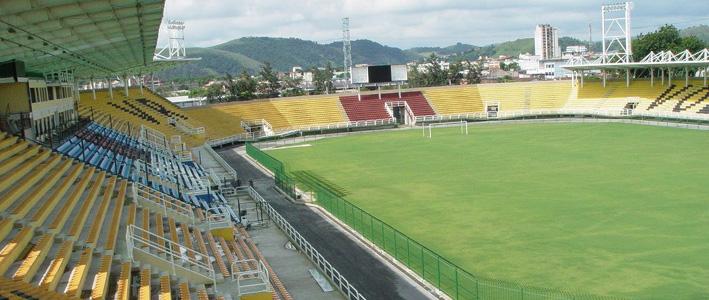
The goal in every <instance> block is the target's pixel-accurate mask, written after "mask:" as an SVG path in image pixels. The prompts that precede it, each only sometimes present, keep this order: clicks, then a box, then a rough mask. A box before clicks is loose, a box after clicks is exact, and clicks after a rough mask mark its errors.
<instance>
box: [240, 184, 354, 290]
mask: <svg viewBox="0 0 709 300" xmlns="http://www.w3.org/2000/svg"><path fill="white" fill-rule="evenodd" d="M241 189H246V190H248V192H249V195H250V196H251V198H253V199H254V200H255V201H256V202H258V203H261V204H262V205H263V207H264V208H265V210H266V213H267V214H268V215H269V216H270V217H271V219H272V220H273V222H274V223H275V224H276V225H277V226H278V228H280V229H281V231H283V232H284V233H285V234H286V235H288V238H289V239H290V240H291V241H292V242H293V244H294V245H295V246H296V247H298V248H299V249H300V250H301V251H302V252H303V253H304V254H305V255H307V257H308V258H309V259H310V261H311V262H312V263H313V264H314V265H315V266H317V267H318V269H320V271H322V272H323V273H324V274H325V275H327V276H328V277H329V278H330V282H331V283H334V284H335V286H337V289H338V290H340V292H341V293H342V294H343V295H344V296H345V298H347V299H350V300H364V299H366V298H364V296H362V294H360V293H359V291H357V289H356V288H355V287H354V286H352V284H350V283H349V281H347V278H345V277H344V276H342V274H340V272H339V271H337V269H335V268H334V267H333V266H332V265H331V264H330V262H328V261H327V259H325V257H323V256H322V254H320V252H318V250H316V249H315V247H313V246H312V245H311V244H310V242H308V241H307V240H306V239H305V238H304V237H303V236H302V235H301V234H300V233H299V232H298V231H297V230H295V228H293V226H292V225H291V224H290V223H288V221H286V219H285V218H283V216H281V214H279V213H278V211H276V209H274V208H273V206H271V204H269V203H268V201H266V200H265V199H263V197H261V195H259V193H258V192H256V190H254V189H253V188H252V187H250V186H248V187H242V188H240V190H241Z"/></svg>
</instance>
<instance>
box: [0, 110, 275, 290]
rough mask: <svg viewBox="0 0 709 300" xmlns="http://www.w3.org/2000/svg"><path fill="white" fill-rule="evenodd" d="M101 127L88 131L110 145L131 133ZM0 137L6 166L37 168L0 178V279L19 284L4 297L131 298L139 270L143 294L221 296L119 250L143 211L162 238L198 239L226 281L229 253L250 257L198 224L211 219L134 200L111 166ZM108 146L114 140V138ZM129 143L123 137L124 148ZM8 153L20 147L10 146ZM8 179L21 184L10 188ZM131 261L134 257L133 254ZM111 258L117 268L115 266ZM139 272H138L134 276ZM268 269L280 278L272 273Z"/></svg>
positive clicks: (185, 242) (146, 227)
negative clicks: (179, 214)
mask: <svg viewBox="0 0 709 300" xmlns="http://www.w3.org/2000/svg"><path fill="white" fill-rule="evenodd" d="M89 127H90V128H89ZM105 129H106V128H101V127H100V126H98V125H96V124H91V125H89V126H87V127H86V128H84V129H83V130H85V131H86V132H88V131H93V132H95V130H98V131H100V132H104V133H106V135H105V136H109V137H110V138H111V139H114V140H113V142H115V141H117V140H122V141H123V140H124V138H125V137H121V135H119V134H115V132H110V131H105ZM107 132H108V133H107ZM0 136H1V137H2V139H1V140H0V145H1V146H0V147H2V148H0V151H2V153H3V154H4V156H2V160H0V162H1V163H3V165H5V164H4V163H6V162H9V161H12V162H14V163H13V166H14V168H15V169H17V170H19V169H22V168H23V166H29V165H33V166H37V168H34V169H32V170H31V171H28V172H19V173H17V174H16V173H14V172H5V173H2V174H3V175H2V176H0V186H2V189H0V199H2V200H1V202H0V206H2V207H3V210H4V211H6V212H5V213H3V214H2V216H1V218H2V219H1V221H0V224H1V225H0V226H2V232H0V233H2V236H1V237H0V238H1V239H2V241H3V242H2V244H0V272H1V273H3V274H4V276H3V277H2V282H1V283H2V285H3V286H5V287H12V288H16V290H15V291H14V292H12V291H8V290H6V289H3V290H2V293H5V294H7V293H15V294H13V295H16V294H17V293H20V294H21V295H29V296H32V297H40V299H44V298H42V297H49V296H51V297H54V298H56V299H63V297H67V298H74V297H82V298H83V297H88V298H91V299H105V298H108V297H110V296H114V297H115V298H116V299H127V298H128V297H129V295H130V290H131V287H130V286H131V284H132V282H133V279H132V278H134V277H133V276H136V275H134V274H139V278H140V280H139V281H138V282H139V286H138V287H137V288H138V290H139V293H138V296H139V298H141V299H144V298H147V299H152V298H161V299H168V298H169V297H171V295H178V294H179V295H182V296H188V295H189V297H193V298H197V297H204V296H206V297H208V298H218V297H221V296H223V295H221V294H215V291H214V289H213V288H208V286H212V285H211V284H209V283H207V284H205V283H199V282H195V283H194V284H192V283H190V282H189V280H187V281H185V280H184V279H180V281H179V282H176V281H175V280H177V277H174V278H173V277H172V276H169V275H167V274H166V273H164V274H162V275H159V276H157V275H156V274H160V273H161V272H169V269H164V268H160V264H154V265H150V266H148V265H144V266H143V267H141V265H142V264H140V263H138V264H136V263H135V262H134V263H131V262H130V261H127V260H126V258H127V257H130V256H132V255H131V254H130V253H122V254H121V255H116V253H115V251H116V243H117V241H119V237H121V236H125V235H126V230H127V227H128V226H129V225H132V224H135V223H136V221H135V220H136V216H137V215H143V216H146V218H144V221H143V222H139V223H138V224H135V225H137V226H141V227H140V228H141V229H142V230H143V231H144V232H145V233H146V235H147V236H149V237H153V236H157V237H159V236H164V237H165V239H160V240H156V242H158V241H159V243H169V242H172V243H174V244H176V245H181V247H185V248H186V249H192V247H193V245H194V243H195V240H196V243H197V244H200V243H201V244H202V246H201V247H200V248H201V249H199V250H200V253H201V254H200V255H193V257H194V258H195V259H197V258H199V259H200V260H201V261H203V262H204V263H207V264H210V265H213V267H214V269H218V270H220V273H221V274H220V276H219V278H222V279H220V280H223V279H224V278H228V277H229V276H230V275H231V274H230V272H231V271H230V270H229V268H228V265H227V263H228V264H231V263H233V262H235V261H236V260H235V258H234V256H233V254H232V253H235V252H237V251H238V252H248V253H253V252H252V251H253V249H254V248H244V247H245V246H244V245H243V244H238V243H236V244H234V243H231V244H230V243H229V242H227V240H226V239H225V238H224V237H222V236H219V237H216V239H215V237H214V236H213V235H212V233H211V232H210V230H209V229H207V227H204V226H201V225H200V224H202V223H204V222H208V220H206V219H193V220H191V221H189V222H185V221H184V219H179V218H173V217H172V216H170V215H163V213H164V212H166V211H167V212H169V211H170V210H166V208H163V209H157V210H154V209H156V208H157V207H159V206H155V205H153V206H150V205H145V204H146V202H145V201H144V202H140V201H138V200H139V199H137V198H135V195H134V194H133V193H130V192H129V191H130V190H131V189H130V186H131V185H133V184H134V183H130V179H129V178H122V177H117V176H116V175H112V174H111V173H110V172H109V171H108V170H103V169H101V168H97V166H93V165H91V164H90V163H84V162H81V161H80V160H76V159H74V158H73V157H71V156H68V155H67V156H64V155H61V154H59V153H53V152H52V151H51V150H50V149H46V148H44V147H42V146H36V145H32V144H30V143H28V142H27V141H25V140H23V139H18V138H16V137H12V136H9V135H7V134H5V133H2V134H0ZM86 136H89V135H85V137H86ZM104 142H105V141H104ZM104 144H105V145H112V144H111V143H110V142H109V143H104ZM127 145H128V144H125V143H124V144H120V146H118V147H127ZM9 149H19V150H18V151H14V150H13V151H6V150H9ZM20 150H22V151H20ZM29 150H32V151H29ZM87 157H88V155H87ZM12 182H21V183H22V184H19V185H11V184H10V183H12ZM35 184H38V185H37V186H36V187H37V188H36V189H29V188H28V187H29V186H30V185H35ZM150 192H151V193H153V194H154V195H160V196H162V199H167V200H168V201H172V202H173V204H175V205H180V207H182V208H185V209H191V210H193V211H194V213H193V215H195V216H204V215H205V214H204V213H203V212H202V211H201V209H200V208H196V207H193V206H190V205H188V206H185V205H184V204H181V203H182V202H179V201H178V200H176V199H173V198H169V196H166V195H164V194H162V193H160V192H159V191H155V190H150ZM126 204H127V205H126ZM197 212H199V213H197ZM89 215H92V216H94V217H92V218H91V220H94V221H93V222H89ZM26 216H33V217H31V218H26ZM149 219H154V220H155V221H154V222H151V221H148V220H149ZM232 226H233V225H232ZM235 232H236V233H237V234H236V235H235V237H234V238H238V239H244V238H247V237H248V234H247V233H246V232H245V231H235ZM202 236H205V237H206V239H207V241H208V242H209V247H206V246H204V240H203V239H202ZM168 241H169V242H168ZM215 241H218V243H217V242H215ZM235 246H238V248H235ZM165 249H167V248H165ZM166 251H167V250H166ZM136 255H137V254H136ZM133 257H134V259H136V256H133ZM257 257H258V255H257ZM261 259H262V257H261ZM114 263H115V264H117V265H118V266H120V267H118V268H112V265H113V264H114ZM136 268H137V270H138V273H135V272H133V271H134V270H136ZM160 270H162V271H160ZM271 275H272V276H275V273H271ZM274 282H275V281H274ZM279 284H280V282H279ZM148 287H151V288H148ZM266 293H267V294H268V295H269V296H268V298H269V299H270V298H272V297H275V299H287V298H284V297H282V296H281V295H288V293H287V291H285V290H282V291H279V292H278V293H276V292H275V291H271V290H268V291H266ZM5 294H3V295H5ZM20 294H17V295H20ZM17 295H16V296H17ZM21 295H20V296H18V297H21ZM33 295H34V296H33ZM274 295H275V296H274ZM288 297H289V296H288Z"/></svg>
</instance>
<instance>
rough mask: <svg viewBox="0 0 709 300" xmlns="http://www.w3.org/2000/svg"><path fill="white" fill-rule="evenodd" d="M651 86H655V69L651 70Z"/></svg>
mask: <svg viewBox="0 0 709 300" xmlns="http://www.w3.org/2000/svg"><path fill="white" fill-rule="evenodd" d="M650 86H651V87H653V86H655V69H653V68H650Z"/></svg>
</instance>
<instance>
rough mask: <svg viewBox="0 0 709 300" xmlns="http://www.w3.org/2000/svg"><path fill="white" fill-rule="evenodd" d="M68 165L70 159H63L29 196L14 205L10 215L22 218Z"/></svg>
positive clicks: (62, 173)
mask: <svg viewBox="0 0 709 300" xmlns="http://www.w3.org/2000/svg"><path fill="white" fill-rule="evenodd" d="M69 167H71V160H68V159H66V160H64V162H63V163H62V164H61V165H60V166H59V167H57V168H56V169H54V170H52V172H51V173H50V174H49V177H47V178H44V180H42V183H41V184H40V185H39V187H36V188H35V189H33V190H32V192H31V193H30V194H29V196H27V198H26V199H25V200H24V201H22V202H21V203H20V204H19V205H18V206H17V207H15V209H14V210H13V211H12V212H11V215H12V216H13V217H14V218H18V219H19V218H23V217H24V216H25V215H26V214H27V213H28V212H29V210H30V209H31V208H32V207H33V206H34V205H36V204H37V202H38V201H39V200H40V199H41V198H42V197H43V196H44V195H45V194H46V193H47V192H48V191H49V189H51V188H52V187H53V186H54V185H55V184H56V183H57V182H58V181H59V179H61V177H62V176H63V175H64V173H65V172H66V171H67V170H69Z"/></svg>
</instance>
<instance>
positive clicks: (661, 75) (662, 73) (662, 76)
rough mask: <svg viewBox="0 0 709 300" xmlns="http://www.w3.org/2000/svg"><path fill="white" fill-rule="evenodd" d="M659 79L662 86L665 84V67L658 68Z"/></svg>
mask: <svg viewBox="0 0 709 300" xmlns="http://www.w3.org/2000/svg"><path fill="white" fill-rule="evenodd" d="M660 81H661V83H662V86H665V69H663V68H660Z"/></svg>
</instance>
